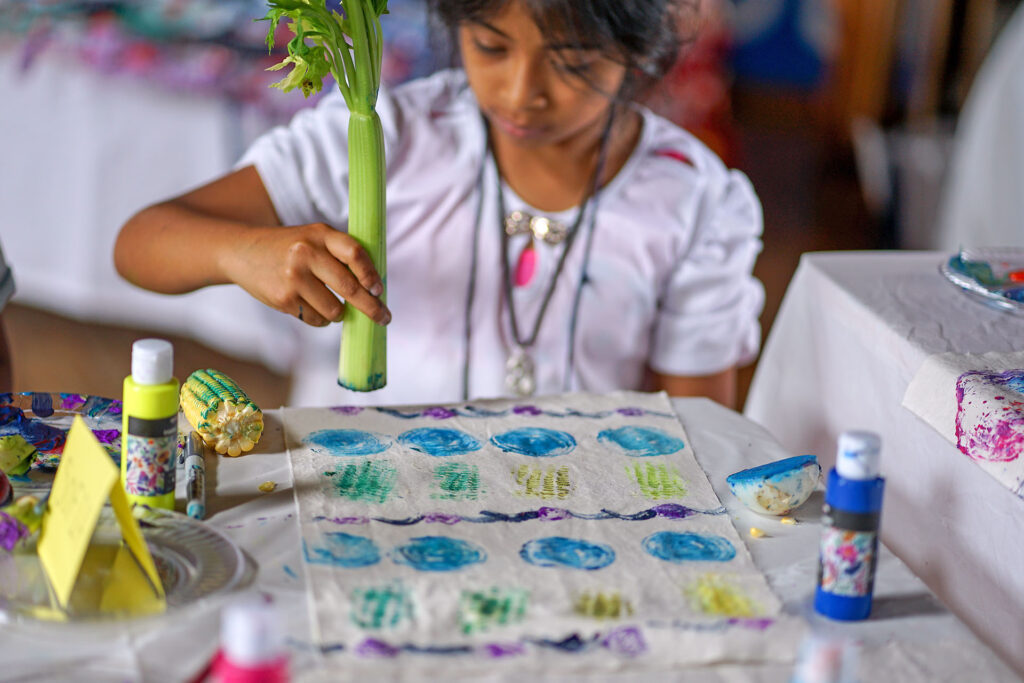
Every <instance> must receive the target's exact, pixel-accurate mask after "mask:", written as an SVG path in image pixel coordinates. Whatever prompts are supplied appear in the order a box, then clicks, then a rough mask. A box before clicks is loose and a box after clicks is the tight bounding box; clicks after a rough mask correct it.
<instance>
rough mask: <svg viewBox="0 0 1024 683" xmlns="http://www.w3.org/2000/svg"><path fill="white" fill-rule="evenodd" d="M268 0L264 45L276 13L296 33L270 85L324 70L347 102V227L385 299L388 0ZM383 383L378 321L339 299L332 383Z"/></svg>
mask: <svg viewBox="0 0 1024 683" xmlns="http://www.w3.org/2000/svg"><path fill="white" fill-rule="evenodd" d="M268 5H269V6H270V11H269V12H268V13H267V15H266V16H265V17H264V19H265V20H268V21H270V22H271V25H270V31H269V32H268V34H267V46H268V48H271V49H272V48H273V46H274V31H275V29H276V28H277V25H278V23H279V22H280V21H281V20H282V19H288V20H290V21H291V29H292V32H293V33H294V34H295V37H294V38H293V39H292V40H291V41H289V43H288V57H286V58H285V59H284V60H283V61H282V62H281V63H279V64H277V65H275V66H273V67H271V69H272V70H277V69H282V68H284V67H286V66H288V65H292V67H293V68H292V71H291V73H290V74H289V75H288V76H287V77H285V78H284V79H283V80H281V81H280V82H279V83H276V84H275V87H279V88H281V89H282V90H284V91H286V92H287V91H289V90H293V89H295V88H300V89H301V90H302V92H303V94H304V95H305V96H306V97H308V96H310V95H311V94H313V93H315V92H319V91H320V89H321V88H322V87H323V78H324V76H326V75H327V74H328V73H330V74H331V75H332V76H333V77H334V80H335V82H336V83H337V84H338V88H339V90H340V91H341V94H342V96H343V97H344V98H345V103H346V104H347V105H348V108H349V112H350V114H351V116H350V118H349V124H348V159H349V179H348V189H349V224H348V232H349V235H351V236H352V237H353V238H354V239H355V240H356V241H357V242H359V244H360V245H362V247H363V248H364V249H366V252H367V253H368V254H369V255H370V258H371V260H372V261H373V265H374V267H375V268H376V269H377V272H378V273H379V274H380V276H381V279H382V280H383V282H384V287H385V293H383V294H381V299H382V300H383V301H385V302H386V301H387V298H386V297H387V293H386V290H387V273H386V259H385V242H386V239H385V205H386V204H385V168H384V133H383V130H382V129H381V125H380V118H379V117H378V116H377V112H376V111H375V109H374V107H375V106H376V103H377V93H378V91H379V90H380V73H381V61H382V55H383V45H382V35H381V26H380V15H381V14H384V13H386V12H387V0H341V3H340V6H341V8H342V10H343V14H339V13H337V12H334V11H330V10H328V9H327V6H326V0H268ZM386 383H387V335H386V333H385V328H384V327H383V326H381V325H378V324H377V323H375V322H373V321H372V320H371V319H370V318H368V317H367V316H366V315H364V314H363V313H361V312H359V311H357V310H356V309H355V308H354V307H352V306H346V307H345V317H344V319H343V321H342V335H341V351H340V354H339V360H338V384H340V385H341V386H343V387H345V388H347V389H352V390H355V391H373V390H374V389H380V388H381V387H383V386H384V385H385V384H386Z"/></svg>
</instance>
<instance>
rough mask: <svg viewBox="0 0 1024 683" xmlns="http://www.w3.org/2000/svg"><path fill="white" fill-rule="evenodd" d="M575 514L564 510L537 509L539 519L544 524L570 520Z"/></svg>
mask: <svg viewBox="0 0 1024 683" xmlns="http://www.w3.org/2000/svg"><path fill="white" fill-rule="evenodd" d="M572 516H573V514H572V513H571V512H569V511H568V510H563V509H562V508H548V507H542V508H537V519H539V520H540V521H542V522H557V521H559V520H562V519H569V518H570V517H572Z"/></svg>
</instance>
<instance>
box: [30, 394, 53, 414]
mask: <svg viewBox="0 0 1024 683" xmlns="http://www.w3.org/2000/svg"><path fill="white" fill-rule="evenodd" d="M32 412H33V413H35V414H36V415H38V416H39V417H50V416H51V415H53V397H52V396H50V395H49V394H44V393H41V392H36V393H34V394H32Z"/></svg>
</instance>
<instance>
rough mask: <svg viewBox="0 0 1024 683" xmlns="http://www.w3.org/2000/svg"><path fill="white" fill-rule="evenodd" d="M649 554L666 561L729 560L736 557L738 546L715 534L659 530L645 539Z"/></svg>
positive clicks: (645, 547)
mask: <svg viewBox="0 0 1024 683" xmlns="http://www.w3.org/2000/svg"><path fill="white" fill-rule="evenodd" d="M643 548H644V550H645V551H646V552H647V553H648V554H649V555H652V556H654V557H656V558H658V559H659V560H665V561H666V562H675V563H677V564H679V563H682V562H694V561H696V562H728V561H729V560H731V559H732V558H734V557H736V547H735V546H733V544H732V543H730V542H729V540H728V539H726V538H723V537H722V536H716V535H714V534H695V533H692V532H679V531H659V532H657V533H653V534H651V535H650V536H648V537H647V538H645V539H644V540H643Z"/></svg>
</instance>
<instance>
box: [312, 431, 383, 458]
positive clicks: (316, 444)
mask: <svg viewBox="0 0 1024 683" xmlns="http://www.w3.org/2000/svg"><path fill="white" fill-rule="evenodd" d="M302 441H303V442H304V443H306V444H308V445H309V448H310V450H311V451H313V452H314V453H325V454H327V455H339V456H353V455H374V454H376V453H382V452H384V451H386V450H387V449H388V448H390V447H391V439H389V438H388V437H386V436H382V435H380V434H374V433H372V432H364V431H363V430H361V429H321V430H320V431H318V432H312V433H310V434H307V435H306V438H304V439H303V440H302Z"/></svg>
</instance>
